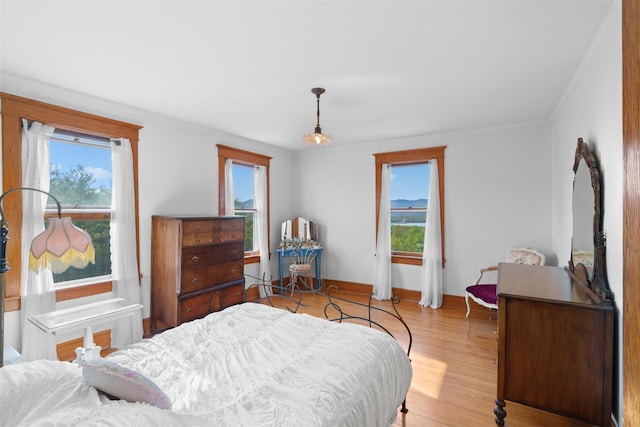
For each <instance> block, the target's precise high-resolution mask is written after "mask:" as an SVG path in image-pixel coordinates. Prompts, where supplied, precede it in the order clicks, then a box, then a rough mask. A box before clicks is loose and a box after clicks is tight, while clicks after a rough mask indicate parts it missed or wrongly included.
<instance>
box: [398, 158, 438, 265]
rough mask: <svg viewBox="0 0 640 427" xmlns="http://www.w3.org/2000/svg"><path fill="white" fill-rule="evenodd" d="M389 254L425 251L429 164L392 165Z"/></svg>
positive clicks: (420, 252)
mask: <svg viewBox="0 0 640 427" xmlns="http://www.w3.org/2000/svg"><path fill="white" fill-rule="evenodd" d="M390 187H391V188H390V204H391V212H390V213H391V215H390V216H391V252H392V253H408V254H420V256H422V251H423V248H424V230H425V226H426V224H427V199H428V197H429V163H417V164H411V165H391V183H390Z"/></svg>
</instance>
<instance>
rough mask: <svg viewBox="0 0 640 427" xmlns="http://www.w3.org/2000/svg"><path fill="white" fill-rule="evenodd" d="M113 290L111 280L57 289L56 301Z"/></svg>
mask: <svg viewBox="0 0 640 427" xmlns="http://www.w3.org/2000/svg"><path fill="white" fill-rule="evenodd" d="M112 291H113V284H112V282H111V281H107V282H100V283H91V284H88V285H80V286H73V287H68V288H61V289H56V302H60V301H68V300H72V299H76V298H82V297H88V296H91V295H98V294H104V293H106V292H112Z"/></svg>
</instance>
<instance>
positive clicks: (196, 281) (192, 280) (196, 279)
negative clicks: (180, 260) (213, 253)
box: [191, 277, 200, 283]
mask: <svg viewBox="0 0 640 427" xmlns="http://www.w3.org/2000/svg"><path fill="white" fill-rule="evenodd" d="M199 280H200V279H198V278H197V277H194V278H193V279H191V283H198V281H199Z"/></svg>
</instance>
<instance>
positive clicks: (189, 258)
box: [182, 242, 244, 269]
mask: <svg viewBox="0 0 640 427" xmlns="http://www.w3.org/2000/svg"><path fill="white" fill-rule="evenodd" d="M241 259H244V242H231V243H219V244H216V245H208V246H194V247H190V248H183V249H182V268H183V269H185V268H186V269H189V268H197V267H201V266H207V265H211V264H223V263H226V262H229V261H236V260H241Z"/></svg>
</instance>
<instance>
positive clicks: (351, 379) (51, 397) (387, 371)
mask: <svg viewBox="0 0 640 427" xmlns="http://www.w3.org/2000/svg"><path fill="white" fill-rule="evenodd" d="M108 358H109V359H110V360H112V361H115V362H117V363H119V364H121V365H123V366H126V367H129V368H132V369H135V370H137V371H140V372H142V373H143V374H145V375H146V376H148V377H149V378H151V379H152V380H153V381H154V382H155V383H156V384H157V385H158V386H159V387H160V388H161V389H162V390H163V391H164V392H165V393H166V394H167V395H168V396H169V398H170V399H171V401H172V403H173V408H172V410H171V411H166V410H161V409H158V408H155V407H153V406H151V405H147V404H142V403H127V402H124V401H110V400H108V399H106V398H105V397H102V396H100V395H99V394H98V393H97V392H96V390H95V389H94V388H92V387H90V386H89V385H87V384H86V383H85V382H84V380H83V377H82V373H81V369H79V368H77V367H75V365H73V364H71V363H64V362H50V361H38V362H30V363H24V364H18V365H10V366H7V367H4V368H2V369H0V399H1V406H2V410H1V411H0V423H2V425H19V424H21V423H22V424H27V425H29V424H30V425H35V424H38V425H39V424H49V425H113V426H121V425H158V426H162V425H194V426H195V425H208V426H250V427H258V426H296V427H303V426H331V427H337V426H362V427H373V426H388V425H390V424H391V423H392V422H393V421H394V420H395V418H396V415H397V410H398V409H397V408H398V406H399V405H400V404H401V403H402V401H403V400H404V398H405V395H406V393H407V391H408V389H409V385H410V383H411V375H412V370H411V365H410V362H409V359H408V357H407V356H406V353H405V351H404V349H403V348H402V347H401V346H400V345H399V344H398V343H396V342H395V341H394V340H393V339H392V338H391V337H389V336H388V335H387V334H385V333H383V332H380V331H377V330H373V329H370V328H367V327H364V326H360V325H353V324H337V323H332V322H329V321H325V320H322V319H318V318H314V317H311V316H306V315H300V314H292V313H289V312H287V311H284V310H280V309H275V308H271V307H268V306H264V305H259V304H251V303H249V304H242V305H237V306H233V307H230V308H228V309H226V310H224V311H222V312H218V313H213V314H211V315H209V316H207V317H206V318H204V319H201V320H196V321H193V322H189V323H186V324H183V325H181V326H180V327H178V328H175V329H171V330H168V331H165V332H164V333H162V334H159V335H156V336H155V337H153V338H152V339H149V340H143V341H142V342H140V343H137V344H133V345H131V346H129V347H128V348H126V349H124V350H121V351H119V352H117V353H114V354H112V355H111V356H109V357H108Z"/></svg>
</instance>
